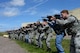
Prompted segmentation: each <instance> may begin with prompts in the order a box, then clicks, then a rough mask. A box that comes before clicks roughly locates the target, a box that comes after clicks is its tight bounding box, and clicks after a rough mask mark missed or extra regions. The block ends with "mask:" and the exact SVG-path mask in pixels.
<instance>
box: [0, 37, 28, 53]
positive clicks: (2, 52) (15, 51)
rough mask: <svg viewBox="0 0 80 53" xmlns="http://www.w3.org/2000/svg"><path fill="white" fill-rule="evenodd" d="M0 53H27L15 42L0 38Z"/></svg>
mask: <svg viewBox="0 0 80 53" xmlns="http://www.w3.org/2000/svg"><path fill="white" fill-rule="evenodd" d="M0 53H27V52H26V51H25V50H24V49H23V48H21V47H20V46H19V45H18V44H16V43H15V41H12V40H10V39H8V38H4V37H1V36H0Z"/></svg>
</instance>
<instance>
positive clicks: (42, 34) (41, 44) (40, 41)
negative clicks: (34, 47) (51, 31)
mask: <svg viewBox="0 0 80 53" xmlns="http://www.w3.org/2000/svg"><path fill="white" fill-rule="evenodd" d="M44 35H45V33H41V34H40V37H39V47H40V48H42V47H43V42H42V38H43V36H44Z"/></svg>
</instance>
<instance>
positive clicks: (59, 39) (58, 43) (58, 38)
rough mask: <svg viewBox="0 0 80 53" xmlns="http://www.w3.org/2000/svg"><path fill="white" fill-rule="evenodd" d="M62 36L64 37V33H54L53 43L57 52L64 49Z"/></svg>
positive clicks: (62, 52)
mask: <svg viewBox="0 0 80 53" xmlns="http://www.w3.org/2000/svg"><path fill="white" fill-rule="evenodd" d="M63 38H64V33H62V34H59V35H56V40H55V41H56V42H55V44H56V48H57V51H58V53H64V49H63V47H62V40H63Z"/></svg>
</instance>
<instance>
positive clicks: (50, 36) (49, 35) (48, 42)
mask: <svg viewBox="0 0 80 53" xmlns="http://www.w3.org/2000/svg"><path fill="white" fill-rule="evenodd" d="M52 36H53V34H52V33H49V34H48V35H47V38H46V45H47V48H51V47H50V40H51V38H52Z"/></svg>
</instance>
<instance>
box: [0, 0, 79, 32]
mask: <svg viewBox="0 0 80 53" xmlns="http://www.w3.org/2000/svg"><path fill="white" fill-rule="evenodd" d="M76 8H80V0H0V31H6V30H13V29H17V28H20V27H21V24H22V23H27V22H36V21H38V20H40V19H42V17H45V16H47V15H54V14H58V13H60V11H61V10H63V9H67V10H74V9H76Z"/></svg>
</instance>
